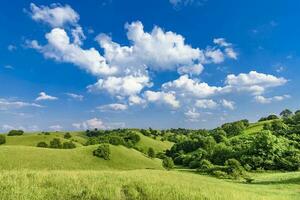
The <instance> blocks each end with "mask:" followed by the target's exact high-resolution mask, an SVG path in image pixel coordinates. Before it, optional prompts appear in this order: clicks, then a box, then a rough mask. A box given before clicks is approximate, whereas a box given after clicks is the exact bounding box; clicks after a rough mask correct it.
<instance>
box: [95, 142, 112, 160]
mask: <svg viewBox="0 0 300 200" xmlns="http://www.w3.org/2000/svg"><path fill="white" fill-rule="evenodd" d="M93 155H94V156H97V157H99V158H103V159H104V160H109V159H110V149H109V145H108V144H100V145H99V147H98V148H97V149H96V150H94V151H93Z"/></svg>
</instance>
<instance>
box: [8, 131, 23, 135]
mask: <svg viewBox="0 0 300 200" xmlns="http://www.w3.org/2000/svg"><path fill="white" fill-rule="evenodd" d="M23 134H24V131H23V130H11V131H9V132H8V134H7V136H19V135H23Z"/></svg>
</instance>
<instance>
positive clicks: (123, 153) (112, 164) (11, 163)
mask: <svg viewBox="0 0 300 200" xmlns="http://www.w3.org/2000/svg"><path fill="white" fill-rule="evenodd" d="M96 147H97V146H86V147H78V148H76V149H68V150H67V149H47V148H38V147H29V146H8V145H7V146H0V169H5V170H12V169H31V170H40V169H43V170H46V169H47V170H103V169H105V170H108V169H123V170H124V169H145V168H153V169H162V167H161V161H160V160H159V159H150V158H147V157H146V156H144V155H143V154H142V153H140V152H138V151H136V150H134V149H128V148H126V147H124V146H112V145H111V146H110V151H111V159H110V160H108V161H106V160H103V159H101V158H98V157H95V156H93V155H92V151H93V150H94V149H96Z"/></svg>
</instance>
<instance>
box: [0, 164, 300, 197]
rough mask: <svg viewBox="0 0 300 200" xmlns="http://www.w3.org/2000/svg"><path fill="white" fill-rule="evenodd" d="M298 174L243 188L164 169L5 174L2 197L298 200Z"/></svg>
mask: <svg viewBox="0 0 300 200" xmlns="http://www.w3.org/2000/svg"><path fill="white" fill-rule="evenodd" d="M299 176H300V174H299V173H288V174H276V175H273V174H267V175H259V177H258V178H259V180H258V181H256V182H255V183H253V184H244V183H239V182H232V181H226V180H220V179H215V178H212V177H207V176H202V175H197V174H193V173H184V172H175V171H173V172H166V171H160V170H133V171H51V172H49V171H48V172H47V171H2V172H1V173H0V180H1V182H0V188H1V197H0V199H3V200H4V199H5V200H21V199H22V200H40V199H43V200H52V199H56V200H69V199H70V200H71V199H72V200H76V199H77V200H82V199H84V200H87V199H88V200H100V199H105V200H123V199H124V200H126V199H128V200H138V199H139V200H161V199H163V200H186V199H189V200H204V199H205V200H229V199H230V200H241V199H243V200H283V199H285V200H296V199H299ZM270 182H272V183H273V184H270Z"/></svg>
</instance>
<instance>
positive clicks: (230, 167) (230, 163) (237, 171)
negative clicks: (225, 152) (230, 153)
mask: <svg viewBox="0 0 300 200" xmlns="http://www.w3.org/2000/svg"><path fill="white" fill-rule="evenodd" d="M225 166H226V172H227V174H228V175H230V176H231V177H232V178H239V177H241V176H242V175H243V174H244V171H245V170H244V168H243V167H242V165H241V164H240V162H239V161H238V160H236V159H233V158H232V159H228V160H227V161H226V162H225Z"/></svg>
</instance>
